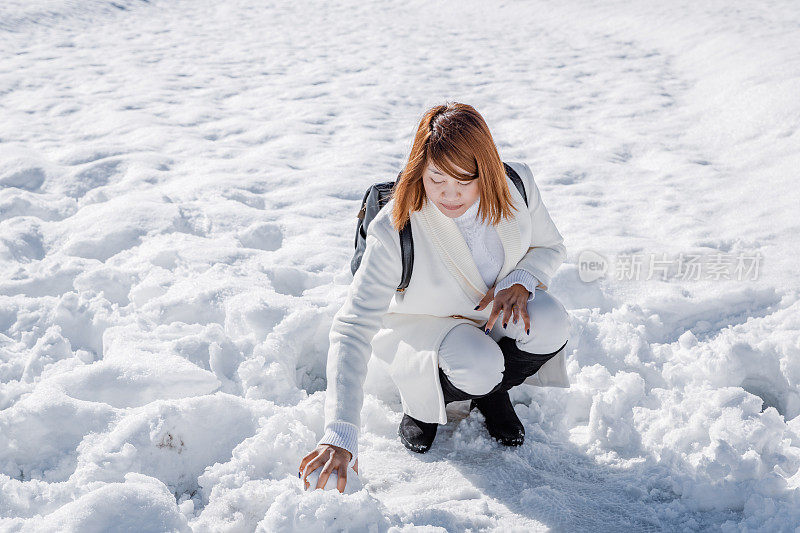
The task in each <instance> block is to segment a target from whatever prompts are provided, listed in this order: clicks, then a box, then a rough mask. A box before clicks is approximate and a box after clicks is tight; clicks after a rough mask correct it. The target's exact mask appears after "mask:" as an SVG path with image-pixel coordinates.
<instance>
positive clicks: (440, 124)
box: [392, 102, 516, 229]
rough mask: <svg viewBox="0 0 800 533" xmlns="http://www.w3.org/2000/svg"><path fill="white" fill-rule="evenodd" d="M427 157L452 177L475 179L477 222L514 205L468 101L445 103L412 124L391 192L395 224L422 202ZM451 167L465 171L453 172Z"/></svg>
mask: <svg viewBox="0 0 800 533" xmlns="http://www.w3.org/2000/svg"><path fill="white" fill-rule="evenodd" d="M428 162H433V164H434V165H435V166H436V167H437V168H439V170H441V171H442V172H446V173H447V174H449V175H451V176H452V177H454V178H456V179H458V180H461V181H471V180H475V179H476V180H478V189H479V190H480V208H479V211H478V214H479V216H480V218H481V221H482V222H484V223H485V222H486V220H487V219H488V220H489V221H490V223H491V224H493V225H494V224H497V223H498V222H500V220H501V219H502V218H504V217H510V216H511V211H512V209H516V208H515V207H514V205H513V204H512V199H511V193H510V191H509V190H508V184H507V183H506V173H505V168H503V162H502V161H501V160H500V154H498V153H497V147H496V146H495V144H494V140H493V139H492V134H491V133H490V132H489V127H488V126H487V125H486V121H485V120H483V117H482V116H481V115H480V113H478V112H477V111H476V110H475V108H473V107H472V106H471V105H467V104H460V103H458V102H448V103H447V104H444V105H437V106H434V107H432V108H430V109H429V110H428V111H426V112H425V114H424V115H423V117H422V120H421V121H420V123H419V126H418V127H417V133H416V135H415V136H414V144H413V146H412V147H411V153H410V154H409V156H408V162H407V163H406V165H405V167H404V168H403V171H402V173H401V175H400V177H399V178H398V180H397V184H396V185H395V187H394V190H393V192H392V198H393V199H394V201H395V204H394V208H393V209H392V223H393V224H394V227H395V228H398V229H399V228H402V227H403V226H405V224H406V223H407V222H408V221H409V218H410V217H411V213H412V212H413V211H418V210H420V209H422V206H423V202H426V201H427V196H426V195H425V189H424V185H423V183H422V176H423V174H424V173H425V168H426V167H427V166H428ZM454 166H458V167H461V168H462V169H464V170H466V171H467V173H468V174H466V175H464V174H461V173H459V172H458V171H457V170H456V169H455V168H454Z"/></svg>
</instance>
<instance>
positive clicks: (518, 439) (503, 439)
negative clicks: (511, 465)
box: [469, 390, 525, 446]
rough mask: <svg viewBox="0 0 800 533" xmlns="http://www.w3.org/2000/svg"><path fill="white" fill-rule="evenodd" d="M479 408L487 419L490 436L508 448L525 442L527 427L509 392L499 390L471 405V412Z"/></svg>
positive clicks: (477, 399) (474, 401)
mask: <svg viewBox="0 0 800 533" xmlns="http://www.w3.org/2000/svg"><path fill="white" fill-rule="evenodd" d="M474 407H477V408H478V411H480V412H481V414H482V415H483V416H484V418H485V419H486V429H488V430H489V435H491V436H492V437H494V438H495V439H497V440H498V441H500V443H501V444H504V445H506V446H519V445H520V444H522V443H523V441H524V440H525V427H524V426H523V425H522V422H520V420H519V417H518V416H517V413H515V412H514V406H513V405H511V398H509V396H508V391H507V390H499V391H496V392H493V393H491V394H487V395H486V396H483V397H481V398H475V399H474V400H472V401H471V402H470V404H469V409H470V411H471V410H472V409H473V408H474Z"/></svg>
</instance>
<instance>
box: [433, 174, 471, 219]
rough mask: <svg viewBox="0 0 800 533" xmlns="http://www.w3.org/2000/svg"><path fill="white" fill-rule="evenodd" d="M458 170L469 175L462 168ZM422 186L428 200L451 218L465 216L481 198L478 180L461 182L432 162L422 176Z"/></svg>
mask: <svg viewBox="0 0 800 533" xmlns="http://www.w3.org/2000/svg"><path fill="white" fill-rule="evenodd" d="M454 166H455V165H454ZM456 169H457V170H458V171H459V172H463V173H464V174H466V173H467V172H466V171H465V170H464V169H463V168H461V167H458V166H456ZM422 184H423V186H424V187H425V194H426V195H427V196H428V200H429V201H431V202H433V203H434V204H436V207H438V208H439V211H441V212H442V213H444V214H445V215H447V216H449V217H450V218H455V217H458V216H461V215H463V214H464V212H465V211H466V210H467V209H469V208H470V207H472V204H474V203H475V202H476V201H477V200H478V197H479V196H480V190H479V189H478V180H477V179H474V180H470V181H459V180H457V179H455V178H454V177H452V176H450V175H448V174H445V173H444V172H442V171H441V170H439V169H438V168H436V166H435V165H434V164H433V163H431V162H429V163H428V166H427V167H426V168H425V173H424V174H423V175H422Z"/></svg>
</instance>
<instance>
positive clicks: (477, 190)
mask: <svg viewBox="0 0 800 533" xmlns="http://www.w3.org/2000/svg"><path fill="white" fill-rule="evenodd" d="M508 166H509V167H510V169H511V170H513V171H515V172H516V174H517V175H518V176H519V177H520V178H521V182H522V185H523V190H522V191H520V190H519V189H518V188H517V186H516V185H515V183H514V182H513V180H512V179H511V177H510V176H511V175H512V174H513V173H512V172H508V173H507V172H506V169H505V167H504V163H503V162H502V161H501V160H500V156H499V154H498V152H497V148H496V146H495V144H494V141H493V139H492V136H491V133H490V132H489V128H488V126H487V125H486V122H485V121H484V119H483V117H482V116H481V115H480V114H479V113H478V112H477V111H476V110H475V109H474V108H473V107H472V106H469V105H466V104H459V103H449V104H446V105H439V106H436V107H433V108H431V109H430V110H428V111H427V112H426V113H425V115H424V116H423V118H422V120H421V122H420V124H419V126H418V129H417V132H416V135H415V138H414V143H413V146H412V148H411V153H410V155H409V159H408V162H407V164H406V165H405V168H404V169H403V172H402V173H401V175H400V177H399V178H398V182H397V184H396V185H395V187H394V191H393V195H392V199H391V200H390V201H389V203H388V204H386V206H385V207H384V208H383V209H382V210H381V211H380V212H379V213H378V214H377V215H376V216H375V218H373V220H372V222H371V223H370V225H369V227H368V230H367V237H366V249H365V251H364V255H363V257H362V260H361V265H360V267H359V269H358V271H357V272H356V273H355V276H354V277H353V281H352V283H351V285H350V289H349V292H348V295H347V299H346V300H345V302H344V305H343V306H342V308H341V309H340V310H339V311H338V312H337V313H336V315H335V316H334V319H333V324H332V326H331V331H330V348H329V352H328V361H327V379H328V389H327V393H326V394H327V395H326V399H325V434H324V435H323V437H322V439H321V440H320V441H319V444H318V446H317V447H316V449H315V450H313V451H312V452H311V453H309V454H308V455H306V456H305V457H303V459H302V460H301V463H300V472H301V473H302V472H303V471H305V473H306V475H308V474H309V473H311V472H313V471H314V470H316V469H317V468H319V467H322V471H321V472H320V475H319V481H318V483H317V487H316V488H322V487H324V486H325V484H326V483H327V480H328V477H329V475H330V474H331V472H333V471H334V470H335V471H336V472H337V478H338V483H337V488H338V489H339V490H340V491H344V488H345V485H346V483H347V468H348V466H354V469H355V470H356V472H357V471H358V470H357V462H356V460H357V456H358V434H359V430H360V412H361V407H362V404H363V399H364V394H363V384H364V379H365V377H366V373H367V362H368V360H369V358H370V357H371V355H373V354H374V355H375V357H377V358H379V359H380V360H382V361H384V362H385V363H386V365H387V368H388V371H389V375H390V376H391V378H392V380H393V381H394V383H395V384H396V385H397V387H398V389H399V392H400V398H401V402H402V406H403V418H402V421H401V422H400V427H399V428H398V434H399V436H400V440H401V441H402V443H403V445H405V446H406V447H407V448H408V449H410V450H412V451H414V452H419V453H423V452H426V451H427V450H428V449H429V448H430V447H431V445H432V443H433V440H434V437H435V436H436V429H437V426H438V424H446V423H447V416H446V413H445V406H446V405H447V404H448V403H449V402H452V401H457V400H471V402H470V409H472V408H474V407H477V408H478V410H479V411H480V412H481V413H482V414H483V415H484V417H485V420H486V422H485V423H486V428H487V430H488V432H489V434H490V435H491V436H492V437H494V438H495V439H497V440H498V441H499V442H500V443H501V444H504V445H507V446H516V445H519V444H522V442H523V439H524V435H525V432H524V428H523V425H522V423H521V422H520V420H519V418H518V417H517V415H516V413H515V412H514V408H513V407H512V405H511V401H510V399H509V395H508V391H509V389H511V388H512V387H514V386H516V385H519V384H521V383H523V382H526V383H530V384H534V385H539V386H557V387H568V386H569V381H568V379H567V375H566V367H565V361H564V352H565V346H566V344H567V340H568V335H569V316H568V314H567V312H566V310H565V309H564V306H563V305H562V304H561V303H560V302H559V301H558V300H557V299H556V298H555V297H553V296H552V295H551V294H550V293H549V292H547V287H548V285H549V284H550V281H551V278H552V276H553V275H554V274H555V272H556V270H557V269H558V268H559V266H560V265H561V264H562V262H563V261H564V257H565V254H566V250H565V247H564V244H563V239H562V237H561V234H560V233H559V232H558V230H557V229H556V226H555V225H554V224H553V221H552V220H551V218H550V215H549V214H548V212H547V209H546V208H545V206H544V204H543V203H542V199H541V196H540V194H539V189H538V187H537V186H536V183H535V182H534V179H533V175H532V172H531V170H530V168H529V167H528V165H526V164H525V163H508ZM405 224H410V225H411V230H412V231H411V233H412V236H413V251H414V253H413V270H412V276H411V280H410V283H409V284H408V286H407V288H406V289H405V290H403V291H399V290H397V287H398V285H399V283H400V280H401V275H402V264H403V262H402V258H401V246H400V236H399V233H398V228H402V227H404V225H405Z"/></svg>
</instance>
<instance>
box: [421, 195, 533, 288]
mask: <svg viewBox="0 0 800 533" xmlns="http://www.w3.org/2000/svg"><path fill="white" fill-rule="evenodd" d="M511 188H512V198H513V199H514V205H515V206H516V207H517V211H515V212H514V213H513V214H512V216H511V217H510V218H504V219H502V220H501V221H500V223H499V224H497V225H496V226H495V229H496V230H497V235H498V236H499V237H500V242H501V243H502V244H503V252H504V253H505V258H504V260H503V266H502V268H501V269H500V272H499V273H498V275H497V279H498V280H499V279H503V278H504V277H505V276H507V275H508V274H509V272H511V270H513V268H514V266H516V264H517V262H518V261H519V259H520V257H521V254H520V250H521V241H522V239H521V233H520V228H519V223H518V222H517V218H516V214H517V213H519V212H520V205H519V204H520V203H521V204H522V209H521V212H523V213H525V212H527V210H526V209H525V208H524V202H523V201H522V197H521V196H520V197H519V198H517V196H519V195H518V194H514V192H516V191H515V189H516V188H515V187H511ZM412 215H418V220H419V222H420V224H421V225H422V227H423V228H424V229H425V231H426V232H427V233H428V234H429V235H430V236H431V241H432V242H433V243H434V245H435V246H436V248H437V249H438V251H439V255H440V257H441V258H442V261H443V262H444V263H445V265H446V266H447V269H448V271H449V272H450V274H451V275H453V277H455V278H456V280H458V282H459V284H460V285H461V288H462V289H463V290H464V292H465V293H466V294H467V295H468V296H469V297H470V298H471V299H472V300H474V301H475V303H477V302H479V301H480V300H481V298H483V296H484V295H485V294H486V292H487V291H488V290H489V287H487V286H486V283H484V281H483V278H482V277H481V274H480V272H479V271H478V267H477V265H476V264H475V260H474V259H473V258H472V253H471V252H470V250H469V246H467V241H465V240H464V236H463V235H462V234H461V230H459V229H458V225H457V224H456V223H455V222H454V221H453V219H452V218H450V217H448V216H447V215H445V214H444V213H442V212H441V211H439V208H438V207H436V205H434V204H433V203H432V202H429V201H428V200H427V198H426V199H425V201H424V202H423V205H422V209H420V210H419V211H418V212H414V213H412Z"/></svg>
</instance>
